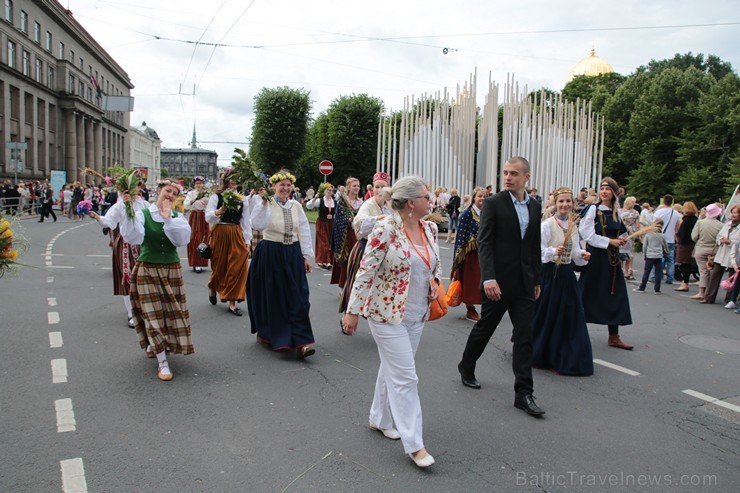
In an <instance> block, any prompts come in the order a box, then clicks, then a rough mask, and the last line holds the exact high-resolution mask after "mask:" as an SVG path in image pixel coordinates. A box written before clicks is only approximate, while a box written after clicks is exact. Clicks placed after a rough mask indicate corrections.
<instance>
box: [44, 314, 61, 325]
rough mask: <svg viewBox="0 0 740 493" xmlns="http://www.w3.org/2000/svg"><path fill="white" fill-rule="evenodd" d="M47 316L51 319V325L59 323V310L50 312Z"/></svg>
mask: <svg viewBox="0 0 740 493" xmlns="http://www.w3.org/2000/svg"><path fill="white" fill-rule="evenodd" d="M46 318H47V320H48V321H49V325H56V324H58V323H59V312H48V313H47V314H46Z"/></svg>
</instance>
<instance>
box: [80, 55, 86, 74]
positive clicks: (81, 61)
mask: <svg viewBox="0 0 740 493" xmlns="http://www.w3.org/2000/svg"><path fill="white" fill-rule="evenodd" d="M80 70H83V71H84V70H85V61H84V60H83V59H82V57H80Z"/></svg>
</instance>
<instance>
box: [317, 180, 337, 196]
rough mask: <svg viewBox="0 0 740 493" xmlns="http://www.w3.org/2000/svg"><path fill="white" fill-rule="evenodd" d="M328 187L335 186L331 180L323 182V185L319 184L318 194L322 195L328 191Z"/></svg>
mask: <svg viewBox="0 0 740 493" xmlns="http://www.w3.org/2000/svg"><path fill="white" fill-rule="evenodd" d="M327 188H334V186H333V185H332V184H331V183H329V182H326V183H322V184H321V185H319V190H318V194H319V195H322V194H323V193H324V192H325V191H326V189H327Z"/></svg>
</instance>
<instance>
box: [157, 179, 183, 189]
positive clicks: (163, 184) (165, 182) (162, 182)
mask: <svg viewBox="0 0 740 493" xmlns="http://www.w3.org/2000/svg"><path fill="white" fill-rule="evenodd" d="M164 187H175V188H176V189H177V191H178V192H182V185H180V184H179V183H177V182H176V181H172V180H159V181H158V182H157V190H159V189H160V188H164Z"/></svg>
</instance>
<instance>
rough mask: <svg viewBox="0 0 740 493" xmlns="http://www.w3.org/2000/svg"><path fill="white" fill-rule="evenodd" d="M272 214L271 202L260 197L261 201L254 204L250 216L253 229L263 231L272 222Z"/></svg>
mask: <svg viewBox="0 0 740 493" xmlns="http://www.w3.org/2000/svg"><path fill="white" fill-rule="evenodd" d="M304 215H305V214H304ZM270 216H271V208H270V203H269V202H265V201H264V200H262V199H261V198H260V201H259V202H257V203H256V204H254V205H253V206H252V214H251V216H250V218H249V219H250V221H251V222H252V229H256V230H257V231H263V230H264V229H265V228H266V227H267V225H268V224H270Z"/></svg>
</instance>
